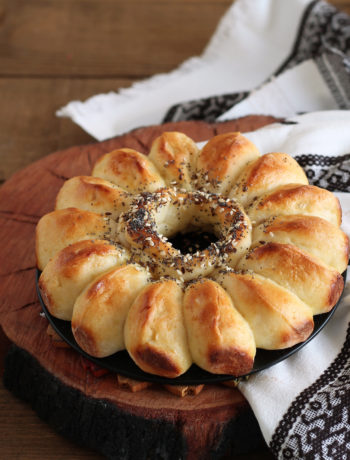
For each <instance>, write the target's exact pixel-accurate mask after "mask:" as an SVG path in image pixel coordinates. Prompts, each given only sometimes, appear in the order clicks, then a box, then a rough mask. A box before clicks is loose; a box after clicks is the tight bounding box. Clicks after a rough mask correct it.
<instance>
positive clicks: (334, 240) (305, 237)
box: [252, 215, 349, 273]
mask: <svg viewBox="0 0 350 460" xmlns="http://www.w3.org/2000/svg"><path fill="white" fill-rule="evenodd" d="M267 242H276V243H286V244H293V245H295V246H297V247H298V248H300V249H302V250H303V251H306V252H307V253H309V254H312V255H314V256H316V257H318V258H319V259H321V260H322V261H323V262H324V263H325V264H326V265H329V266H331V267H333V268H335V269H336V270H337V271H338V272H339V273H343V271H344V270H346V267H347V265H348V261H349V238H348V236H347V235H346V234H345V233H344V232H343V231H342V230H341V229H340V228H339V227H338V226H337V225H334V224H331V223H330V222H328V221H327V220H325V219H322V218H320V217H316V216H302V215H294V216H279V217H272V218H271V219H268V220H266V221H264V222H263V223H261V224H260V225H257V226H256V227H253V235H252V246H253V247H254V246H256V245H258V244H264V243H267Z"/></svg>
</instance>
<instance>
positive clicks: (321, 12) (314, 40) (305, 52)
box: [275, 0, 350, 75]
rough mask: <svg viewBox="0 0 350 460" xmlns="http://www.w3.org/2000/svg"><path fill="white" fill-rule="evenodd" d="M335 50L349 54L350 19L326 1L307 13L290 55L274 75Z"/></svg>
mask: <svg viewBox="0 0 350 460" xmlns="http://www.w3.org/2000/svg"><path fill="white" fill-rule="evenodd" d="M332 50H338V51H340V52H342V53H344V54H345V55H346V54H347V53H349V52H350V17H349V16H348V15H347V14H346V13H343V12H341V11H339V10H337V8H335V7H334V6H333V5H330V4H329V3H327V2H325V1H323V0H321V1H316V2H312V3H311V4H310V5H309V7H308V8H307V9H306V11H305V13H304V18H303V20H302V22H301V26H300V29H299V32H298V34H297V38H296V41H295V45H294V48H293V50H292V52H291V54H290V55H289V56H288V58H287V59H286V60H285V61H284V62H283V63H282V65H281V66H280V67H279V68H278V70H277V71H276V72H275V75H278V74H280V73H281V72H284V71H285V70H287V69H290V68H292V67H294V66H295V65H297V64H300V63H301V62H303V61H305V60H306V59H311V58H315V57H316V56H320V55H321V54H323V53H326V52H330V51H332Z"/></svg>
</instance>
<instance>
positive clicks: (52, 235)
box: [35, 208, 116, 270]
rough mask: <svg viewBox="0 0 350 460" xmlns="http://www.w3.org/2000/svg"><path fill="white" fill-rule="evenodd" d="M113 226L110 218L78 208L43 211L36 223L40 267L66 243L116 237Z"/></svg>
mask: <svg viewBox="0 0 350 460" xmlns="http://www.w3.org/2000/svg"><path fill="white" fill-rule="evenodd" d="M115 231H116V226H115V223H114V222H113V221H112V220H111V219H110V218H109V217H104V216H102V215H100V214H97V213H94V212H90V211H84V210H81V209H77V208H66V209H59V210H56V211H53V212H50V213H48V214H45V215H44V216H43V217H42V218H41V219H40V220H39V222H38V224H37V226H36V236H35V238H36V260H37V266H38V268H39V270H43V269H44V268H45V266H46V265H47V263H48V262H49V260H50V259H52V258H53V257H54V256H55V254H57V253H58V252H59V251H60V250H61V249H63V248H65V247H67V246H68V245H69V244H73V243H76V242H77V241H81V240H90V239H106V240H111V239H114V238H115Z"/></svg>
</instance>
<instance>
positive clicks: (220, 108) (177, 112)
mask: <svg viewBox="0 0 350 460" xmlns="http://www.w3.org/2000/svg"><path fill="white" fill-rule="evenodd" d="M247 95H248V92H241V93H234V94H224V95H221V96H212V97H206V98H203V99H198V100H194V101H188V102H185V103H182V104H176V105H174V106H172V107H171V108H170V109H169V110H168V112H167V113H166V115H165V117H164V120H163V121H164V122H168V121H183V120H205V121H207V122H214V121H215V120H216V119H217V118H218V117H219V116H220V115H221V114H223V113H225V112H227V111H228V110H229V109H230V108H231V107H233V106H234V105H236V104H238V102H241V101H242V100H243V99H245V98H246V97H247Z"/></svg>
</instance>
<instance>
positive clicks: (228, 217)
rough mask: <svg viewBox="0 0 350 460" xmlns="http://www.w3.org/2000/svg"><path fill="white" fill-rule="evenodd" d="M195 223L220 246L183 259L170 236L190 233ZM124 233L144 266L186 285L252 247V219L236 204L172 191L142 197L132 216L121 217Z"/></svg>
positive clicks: (212, 196) (120, 231)
mask: <svg viewBox="0 0 350 460" xmlns="http://www.w3.org/2000/svg"><path fill="white" fill-rule="evenodd" d="M190 218H191V222H190V223H191V226H193V227H197V228H199V229H203V228H206V227H209V228H210V229H211V230H212V231H213V233H214V234H215V235H216V236H217V238H218V241H217V242H216V243H212V244H210V246H209V247H208V248H207V249H204V250H203V251H197V252H196V253H195V254H186V255H183V254H182V253H181V252H180V251H179V250H178V249H175V248H174V247H173V246H172V244H171V243H170V242H169V241H168V240H167V236H171V235H172V234H174V233H176V232H178V231H181V230H184V229H185V228H186V227H187V225H188V224H189V220H190ZM158 229H160V231H159V230H158ZM118 234H119V238H120V241H121V242H122V243H123V244H124V245H125V246H126V247H128V248H130V251H131V252H132V254H133V257H134V259H135V260H136V261H137V262H138V263H143V264H147V265H148V266H149V267H150V269H151V270H152V272H153V273H154V274H155V275H156V276H158V277H162V276H170V277H174V278H180V280H181V281H188V280H191V279H194V278H197V277H199V276H206V275H208V274H209V273H210V272H211V271H212V270H213V268H214V266H215V265H217V264H221V263H223V262H224V263H225V264H228V265H230V266H231V265H234V264H235V262H236V261H237V260H238V259H239V258H240V257H241V255H242V254H243V253H245V252H246V251H247V249H248V248H249V247H250V244H251V225H250V222H249V219H248V217H247V216H246V214H245V213H244V211H243V209H242V208H241V207H240V206H239V205H238V204H237V203H236V202H235V201H234V200H230V199H226V200H224V199H222V198H221V197H220V196H218V195H215V194H209V193H205V192H179V191H175V190H170V189H163V190H161V191H159V192H157V193H154V194H152V195H150V194H141V195H140V196H139V197H137V198H136V199H135V201H134V202H133V203H132V206H131V209H130V212H128V213H126V214H123V215H122V216H121V218H120V221H119V227H118Z"/></svg>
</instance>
